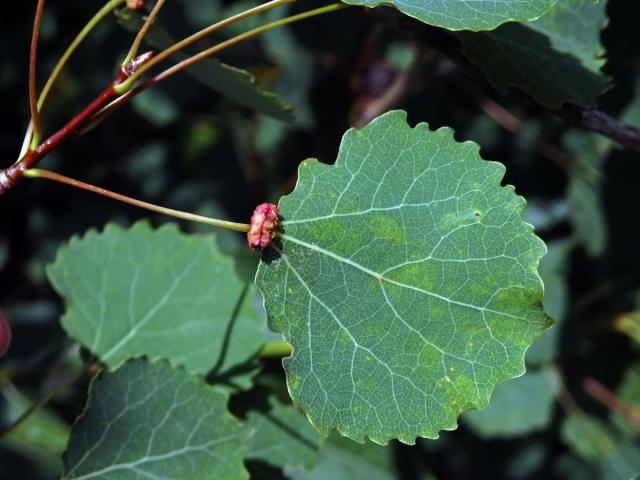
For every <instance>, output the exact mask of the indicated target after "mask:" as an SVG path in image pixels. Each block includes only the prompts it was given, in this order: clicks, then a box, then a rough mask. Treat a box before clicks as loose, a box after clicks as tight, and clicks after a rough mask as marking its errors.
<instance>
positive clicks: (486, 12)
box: [343, 0, 556, 31]
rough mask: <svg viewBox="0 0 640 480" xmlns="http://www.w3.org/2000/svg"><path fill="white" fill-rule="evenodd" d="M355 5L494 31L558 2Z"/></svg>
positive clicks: (422, 0)
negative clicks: (387, 8)
mask: <svg viewBox="0 0 640 480" xmlns="http://www.w3.org/2000/svg"><path fill="white" fill-rule="evenodd" d="M343 1H344V2H345V3H349V4H351V5H364V6H365V7H371V8H373V7H378V6H387V5H392V6H394V7H396V8H397V9H398V10H400V11H401V12H402V13H404V14H406V15H409V16H410V17H413V18H416V19H418V20H420V21H421V22H424V23H427V24H429V25H434V26H436V27H442V28H446V29H449V30H474V31H477V30H492V29H494V28H496V27H497V26H498V25H501V24H503V23H505V22H512V21H519V22H525V21H527V20H533V19H535V18H537V17H539V16H540V15H542V14H544V13H545V12H547V11H548V10H549V9H550V8H551V7H552V6H553V4H554V3H556V0H520V1H517V2H514V1H501V2H496V1H495V0H474V1H472V2H470V1H468V0H343Z"/></svg>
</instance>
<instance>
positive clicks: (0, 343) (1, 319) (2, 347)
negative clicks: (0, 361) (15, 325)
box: [0, 310, 11, 358]
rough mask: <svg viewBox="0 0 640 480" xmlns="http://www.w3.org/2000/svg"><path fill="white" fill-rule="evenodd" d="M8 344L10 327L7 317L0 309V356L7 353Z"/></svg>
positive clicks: (9, 343) (9, 341) (9, 342)
mask: <svg viewBox="0 0 640 480" xmlns="http://www.w3.org/2000/svg"><path fill="white" fill-rule="evenodd" d="M10 345H11V328H10V327H9V322H7V318H6V317H5V316H4V313H3V312H2V310H0V358H2V357H3V356H4V354H5V353H7V350H9V346H10Z"/></svg>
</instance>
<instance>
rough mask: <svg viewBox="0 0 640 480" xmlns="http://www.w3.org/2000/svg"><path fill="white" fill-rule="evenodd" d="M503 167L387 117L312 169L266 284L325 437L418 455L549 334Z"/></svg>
mask: <svg viewBox="0 0 640 480" xmlns="http://www.w3.org/2000/svg"><path fill="white" fill-rule="evenodd" d="M503 175H504V167H503V166H502V165H501V164H499V163H495V162H487V161H483V160H482V159H481V158H480V156H479V154H478V147H477V145H475V144H473V143H471V142H466V143H458V142H456V141H455V140H454V138H453V132H452V131H451V130H450V129H446V128H442V129H439V130H437V131H435V132H433V131H430V130H429V129H428V127H427V126H426V125H425V124H420V125H418V126H416V127H415V128H411V127H410V126H409V125H407V123H406V114H405V113H404V112H399V111H395V112H390V113H387V114H385V115H383V116H381V117H379V118H377V119H376V120H374V121H373V122H372V123H371V124H369V125H368V126H367V127H365V128H364V129H362V130H350V131H348V132H347V133H346V135H345V136H344V138H343V141H342V145H341V147H340V153H339V155H338V159H337V160H336V163H335V165H334V166H328V165H324V164H321V163H319V162H317V161H315V160H307V161H305V162H303V163H302V164H301V166H300V169H299V178H298V183H297V185H296V188H295V190H294V192H293V193H291V194H290V195H288V196H285V197H283V198H282V199H281V201H280V203H279V212H280V215H281V217H282V222H281V233H280V234H279V237H278V238H277V241H276V242H275V244H274V245H273V248H272V249H271V250H270V251H269V252H266V253H265V255H264V258H263V261H262V262H261V264H260V267H259V269H258V273H257V275H256V282H257V285H258V287H259V289H260V290H261V291H262V293H263V296H264V300H265V308H266V310H267V314H268V317H269V322H270V326H271V328H272V329H273V330H274V331H276V332H279V333H282V334H283V335H284V337H285V338H286V339H287V341H289V342H290V343H291V344H292V346H293V354H292V356H291V357H290V358H289V359H286V360H285V361H284V366H285V370H286V373H287V383H288V388H289V393H290V394H291V397H292V399H293V401H294V403H295V404H296V405H297V406H299V407H300V408H301V409H302V410H303V411H304V412H305V413H306V414H307V416H308V417H309V419H310V420H311V422H312V423H314V425H315V426H316V427H317V428H318V429H319V431H320V432H322V433H323V434H325V435H326V434H328V432H329V431H330V430H331V429H334V428H335V429H338V430H339V431H340V432H341V433H342V434H343V435H345V436H348V437H350V438H352V439H354V440H357V441H363V440H364V439H365V437H367V436H368V437H369V438H371V439H372V440H373V441H375V442H377V443H382V444H385V443H387V442H388V441H389V440H390V439H400V440H401V441H403V442H405V443H409V444H411V443H414V441H415V438H416V437H418V436H420V437H427V438H437V436H438V432H439V431H440V430H443V429H445V430H451V429H454V428H455V427H456V419H457V417H458V415H459V414H460V413H461V412H463V411H465V410H468V409H474V408H482V407H483V406H485V405H486V404H487V402H488V401H489V397H490V395H491V392H492V390H493V388H494V387H495V385H496V384H497V383H498V382H501V381H504V380H507V379H510V378H513V377H516V376H519V375H521V374H522V373H523V372H524V353H525V351H526V349H527V348H528V346H529V345H530V344H531V343H532V342H533V341H534V340H535V339H537V338H539V337H540V335H541V334H542V332H543V331H544V330H546V329H547V328H548V327H549V326H550V324H551V320H550V319H549V318H548V317H547V316H546V314H545V312H544V309H543V307H542V296H543V287H542V283H541V280H540V278H539V276H538V273H537V271H536V267H537V265H538V262H539V260H540V258H541V257H542V255H543V254H544V252H545V247H544V244H543V243H542V241H541V240H539V239H538V238H537V237H536V236H535V235H534V234H533V232H532V228H531V226H530V225H528V224H526V223H524V222H523V221H522V211H523V208H524V204H525V203H524V200H523V199H522V198H521V197H518V196H516V195H515V194H514V191H513V188H512V187H502V186H500V181H501V179H502V177H503Z"/></svg>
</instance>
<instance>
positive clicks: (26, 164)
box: [0, 72, 126, 194]
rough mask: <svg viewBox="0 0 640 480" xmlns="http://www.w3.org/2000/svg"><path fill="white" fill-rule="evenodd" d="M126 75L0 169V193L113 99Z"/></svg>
mask: <svg viewBox="0 0 640 480" xmlns="http://www.w3.org/2000/svg"><path fill="white" fill-rule="evenodd" d="M125 78H126V76H125V75H124V73H122V72H120V74H119V75H118V77H117V78H116V79H115V80H114V81H113V83H111V84H110V85H109V86H108V87H107V88H105V89H104V90H103V91H102V93H100V95H98V96H97V97H96V98H95V100H93V101H92V102H91V103H90V104H89V105H87V107H85V108H84V109H83V110H82V111H81V112H80V113H78V114H77V115H76V116H75V117H73V118H72V119H71V120H70V121H69V122H68V123H67V124H66V125H65V126H64V127H62V128H61V129H60V130H58V131H57V132H56V133H54V134H53V135H51V136H50V137H49V138H48V139H47V140H45V141H44V142H42V143H41V144H40V145H39V146H38V147H37V148H36V149H30V150H28V151H27V153H26V154H25V155H24V156H23V157H22V158H21V159H20V160H18V161H17V162H16V163H14V164H13V165H11V166H10V167H9V168H6V169H4V170H0V194H3V193H5V192H7V191H9V190H11V189H12V188H13V187H15V186H16V185H17V184H18V183H19V182H20V181H21V180H22V178H23V177H24V172H25V171H26V170H28V169H30V168H33V167H35V166H36V164H37V163H38V162H39V161H40V160H41V159H42V158H44V157H45V156H46V155H47V154H48V153H49V152H50V151H51V150H53V149H55V148H56V147H58V146H59V145H60V144H61V143H62V142H63V141H64V140H65V139H66V138H68V137H69V136H71V135H73V134H74V133H75V132H77V131H78V130H79V129H80V128H82V127H83V126H84V125H85V124H86V123H87V121H88V120H89V119H90V118H91V117H92V116H93V115H94V114H95V113H97V112H98V111H100V109H102V107H104V106H105V105H106V104H107V103H109V102H110V101H111V100H113V99H114V98H115V97H116V96H117V95H118V93H117V92H116V90H115V86H116V85H118V84H119V83H121V82H122V80H124V79H125Z"/></svg>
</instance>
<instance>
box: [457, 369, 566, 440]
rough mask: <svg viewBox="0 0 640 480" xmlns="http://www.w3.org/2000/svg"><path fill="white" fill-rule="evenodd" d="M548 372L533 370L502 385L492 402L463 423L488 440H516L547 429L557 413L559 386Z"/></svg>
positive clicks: (467, 415)
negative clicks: (553, 415) (514, 438)
mask: <svg viewBox="0 0 640 480" xmlns="http://www.w3.org/2000/svg"><path fill="white" fill-rule="evenodd" d="M553 378H554V377H553V376H550V375H547V374H545V373H544V371H530V372H527V374H526V375H523V376H522V377H520V378H516V379H515V380H513V381H512V382H507V383H503V384H501V385H498V386H497V387H496V389H495V391H494V393H493V396H492V397H491V403H489V406H488V407H487V408H485V409H484V410H480V411H479V412H468V413H465V414H464V415H463V416H462V419H463V421H464V422H465V423H466V424H467V425H469V426H470V427H471V428H472V429H473V430H474V431H475V432H477V433H478V434H479V435H481V436H482V437H485V438H493V437H514V436H518V435H524V434H527V433H530V432H532V431H536V430H541V429H543V428H545V427H546V426H547V424H548V423H549V421H550V420H551V414H552V413H553V405H554V403H555V397H556V394H557V392H558V386H559V385H558V383H557V382H556V381H555V380H553Z"/></svg>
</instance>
